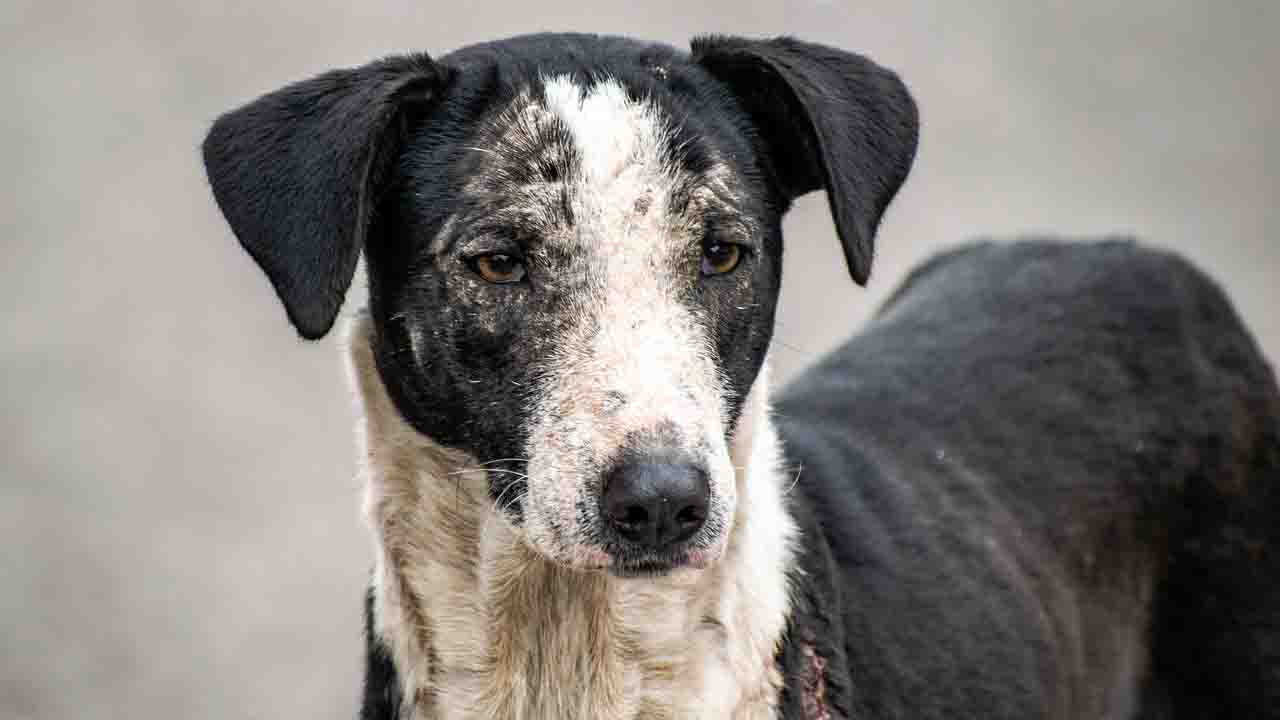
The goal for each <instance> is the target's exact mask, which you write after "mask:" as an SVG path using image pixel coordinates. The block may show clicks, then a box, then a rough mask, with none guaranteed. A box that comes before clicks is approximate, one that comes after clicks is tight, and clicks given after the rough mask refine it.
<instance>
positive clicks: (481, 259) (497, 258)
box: [472, 253, 524, 285]
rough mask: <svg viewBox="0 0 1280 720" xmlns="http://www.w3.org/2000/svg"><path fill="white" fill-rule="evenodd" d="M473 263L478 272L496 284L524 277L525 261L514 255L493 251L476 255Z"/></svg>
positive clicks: (507, 283) (516, 280)
mask: <svg viewBox="0 0 1280 720" xmlns="http://www.w3.org/2000/svg"><path fill="white" fill-rule="evenodd" d="M472 263H473V264H474V266H475V270H476V274H478V275H479V276H480V277H482V278H484V279H485V281H486V282H491V283H494V284H495V285H509V284H511V283H518V282H520V281H521V280H523V279H524V261H523V260H521V259H520V258H518V257H516V256H514V255H507V254H506V253H493V254H492V255H479V256H476V257H475V258H474V259H473V260H472Z"/></svg>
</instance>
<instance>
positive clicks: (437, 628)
mask: <svg viewBox="0 0 1280 720" xmlns="http://www.w3.org/2000/svg"><path fill="white" fill-rule="evenodd" d="M349 352H350V359H351V365H350V367H351V374H352V380H353V384H354V386H355V388H356V391H357V394H358V397H359V402H360V409H361V411H362V419H361V427H360V430H359V433H358V434H359V439H360V442H361V444H362V446H363V448H362V449H363V457H362V460H363V467H364V473H365V483H366V500H365V503H366V504H365V512H366V515H367V517H368V520H369V523H370V525H371V526H372V529H373V531H374V535H375V540H376V551H377V561H376V568H375V571H374V578H373V593H374V600H373V632H374V633H375V634H376V635H377V640H379V641H381V643H383V644H384V645H385V646H386V648H387V650H388V652H389V654H390V656H391V658H392V660H393V662H394V664H395V667H396V673H397V675H398V678H399V684H400V689H401V691H402V692H403V698H402V706H403V707H404V708H406V710H407V715H408V716H410V717H413V718H420V719H424V720H425V719H426V718H571V717H595V718H647V717H663V718H682V717H725V718H741V719H743V720H745V719H747V718H750V719H753V720H754V719H756V718H772V717H773V716H774V706H775V704H776V701H777V696H778V691H779V689H780V685H781V678H780V676H779V673H778V671H777V668H776V664H775V660H774V658H775V653H776V651H777V644H778V642H779V640H780V639H781V637H782V634H783V630H784V627H785V625H786V621H787V615H788V612H789V597H788V583H787V578H786V568H787V567H789V565H790V556H791V553H792V538H793V536H794V534H795V532H796V531H795V527H794V525H793V523H792V521H791V518H790V517H789V515H788V514H787V512H786V509H785V505H784V502H783V497H782V496H783V494H784V492H785V490H786V484H787V483H786V478H785V477H784V475H783V473H782V470H781V468H780V467H779V463H780V451H779V448H778V442H777V438H776V435H775V433H774V431H773V428H772V425H771V424H770V420H769V417H768V408H767V399H766V397H765V395H766V373H765V372H763V371H762V372H761V375H760V379H759V380H757V382H756V384H755V387H754V388H753V389H752V391H751V393H750V395H749V397H748V401H747V403H746V405H745V406H744V411H743V416H742V419H741V420H740V422H739V428H738V430H737V432H736V433H735V437H734V438H733V441H732V443H731V450H730V454H731V456H732V458H733V463H734V465H735V466H736V467H738V468H739V470H738V480H737V482H738V504H737V509H736V512H735V516H734V525H733V529H732V534H731V536H730V541H729V545H728V549H727V550H726V552H725V554H724V556H723V557H722V558H721V560H720V561H719V562H718V563H716V564H715V565H713V566H712V567H711V568H708V569H705V570H678V571H676V572H675V573H673V574H671V575H668V576H665V577H660V578H640V579H619V578H616V577H613V576H610V575H608V574H605V573H601V572H581V571H576V570H571V569H567V568H563V567H559V566H556V565H553V564H551V563H549V562H547V561H546V560H544V559H543V558H542V557H541V556H540V555H538V554H536V553H534V552H533V551H532V550H530V549H529V548H528V546H527V545H526V544H525V543H524V542H522V541H521V540H520V539H519V537H518V536H517V535H516V531H515V530H513V529H512V528H511V527H510V526H509V525H508V524H507V522H506V521H504V520H503V519H501V518H500V517H499V516H498V515H497V513H496V512H495V510H494V504H493V503H492V501H491V500H490V498H489V496H488V492H487V486H486V480H485V473H484V472H483V471H482V470H479V469H478V468H477V464H476V461H475V459H474V458H470V457H467V456H466V455H465V454H463V453H458V452H455V451H450V450H447V449H444V448H441V447H440V446H438V445H436V444H434V443H432V442H431V441H430V440H429V439H427V438H425V437H424V436H422V435H421V434H419V433H417V432H416V431H414V430H413V429H412V428H411V427H409V426H408V424H407V423H405V421H404V420H403V419H402V418H401V416H400V415H399V413H398V412H397V411H396V409H395V408H394V407H393V405H392V404H391V401H390V399H389V398H388V396H387V394H386V390H385V388H384V386H383V384H382V382H381V380H380V378H379V376H378V373H377V370H376V368H375V366H374V361H373V356H372V352H371V350H370V342H369V328H368V320H367V319H365V318H364V317H361V318H359V319H357V320H356V321H355V322H354V323H353V325H352V331H351V333H350V335H349Z"/></svg>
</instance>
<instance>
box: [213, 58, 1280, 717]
mask: <svg viewBox="0 0 1280 720" xmlns="http://www.w3.org/2000/svg"><path fill="white" fill-rule="evenodd" d="M917 133H918V119H917V109H916V105H915V102H914V101H913V99H912V96H911V94H910V92H909V91H908V89H907V88H906V86H905V85H904V84H903V82H902V81H901V80H900V79H899V78H898V77H897V76H896V75H895V74H894V73H893V72H891V71H889V70H886V69H884V68H882V67H880V66H879V65H877V64H875V63H874V62H873V61H871V60H869V59H868V58H866V57H863V56H860V55H857V54H853V53H850V52H846V51H843V50H839V49H836V48H831V47H825V46H821V45H816V44H811V43H807V42H803V41H800V40H796V39H792V38H776V39H763V40H762V39H749V38H740V37H728V36H706V37H700V38H698V39H695V40H694V41H693V42H692V46H691V50H690V51H688V52H686V51H682V50H678V49H675V48H672V47H668V46H665V45H658V44H646V43H642V42H638V41H635V40H631V39H625V38H617V37H604V36H595V35H579V34H539V35H531V36H523V37H516V38H511V39H507V40H502V41H498V42H492V43H486V44H480V45H474V46H470V47H466V48H463V49H461V50H457V51H455V52H453V53H451V54H448V55H445V56H443V57H440V58H439V59H431V58H429V57H428V56H426V55H421V54H416V55H404V56H395V57H389V58H386V59H383V60H380V61H376V62H373V63H371V64H368V65H365V66H363V67H358V68H355V69H348V70H337V71H332V72H329V73H326V74H323V75H320V76H318V77H315V78H313V79H310V80H306V81H302V82H299V83H296V84H293V85H289V86H287V87H284V88H282V89H280V90H277V91H275V92H272V93H269V94H267V95H265V96H263V97H261V98H259V99H257V100H254V101H252V102H250V103H249V104H247V105H245V106H243V107H241V108H239V109H236V110H233V111H231V112H229V113H227V114H225V115H223V116H222V117H220V118H219V119H217V120H216V122H215V123H214V124H213V126H212V128H211V130H210V131H209V134H208V136H207V138H206V139H205V141H204V144H203V157H204V161H205V165H206V169H207V173H208V177H209V180H210V184H211V187H212V190H213V195H214V196H215V198H216V201H217V203H218V205H219V207H220V208H221V210H222V212H223V214H224V216H225V217H226V219H227V221H228V223H229V225H230V227H231V229H232V231H233V232H234V234H235V235H236V237H237V238H238V239H239V241H240V243H241V244H242V245H243V247H244V248H245V249H246V250H247V251H248V252H249V253H250V254H251V255H252V257H253V258H254V259H255V260H256V261H257V263H258V264H259V265H260V266H261V268H262V270H263V271H264V272H265V274H266V275H267V277H268V278H269V280H270V282H271V283H272V284H273V286H274V288H275V290H276V292H277V294H278V295H279V297H280V300H281V301H282V303H283V305H284V309H285V311H286V313H287V316H288V318H289V320H290V321H291V322H292V324H293V326H294V327H295V328H296V330H297V332H298V333H299V334H300V335H301V336H302V337H304V338H308V339H315V338H319V337H321V336H323V335H325V334H326V333H327V332H328V331H329V330H330V329H331V327H332V326H333V324H334V322H335V318H336V317H337V315H338V313H339V310H340V307H341V305H342V303H343V298H344V295H345V293H346V291H347V289H348V287H349V285H350V283H351V281H352V278H353V275H354V273H355V269H356V266H357V262H358V260H359V259H360V258H361V257H362V256H363V258H364V259H365V261H366V270H367V277H368V284H369V302H368V307H367V308H366V309H364V310H362V311H360V312H359V313H358V314H357V315H356V316H355V318H354V320H353V321H352V322H351V325H350V329H349V332H348V338H347V343H346V346H347V349H348V356H349V359H350V362H349V367H350V376H351V380H352V384H353V386H354V388H355V392H356V395H357V397H358V402H359V407H360V415H361V420H360V428H359V431H358V437H359V441H360V446H361V449H360V457H361V461H362V466H363V473H364V479H365V487H366V498H365V512H366V515H367V518H368V520H369V523H370V525H371V526H372V529H373V534H374V537H375V540H376V543H375V547H376V562H375V568H374V570H373V576H372V580H371V583H370V589H369V592H368V596H367V602H366V636H367V673H366V677H365V685H364V695H363V700H362V707H361V710H360V717H361V718H363V719H365V720H391V719H408V718H419V719H427V718H450V719H454V718H628V719H631V718H637V719H639V718H645V719H656V718H695V717H696V718H734V719H738V720H757V719H763V718H804V719H806V720H834V719H836V718H1018V719H1020V720H1022V719H1026V718H1143V719H1146V720H1154V719H1156V718H1205V717H1233V718H1244V717H1251V718H1277V717H1280V530H1278V529H1277V528H1280V393H1278V392H1277V389H1276V382H1275V378H1274V375H1273V373H1272V371H1271V369H1270V368H1269V366H1268V365H1267V363H1266V361H1265V360H1264V359H1263V357H1262V355H1261V353H1260V352H1259V350H1258V348H1257V347H1256V345H1255V344H1254V342H1253V340H1252V339H1251V337H1250V336H1249V334H1248V332H1247V330H1246V329H1245V328H1244V327H1243V325H1242V324H1241V322H1240V320H1239V319H1238V318H1237V316H1236V314H1235V312H1234V311H1233V309H1232V307H1231V305H1230V303H1229V302H1228V300H1227V299H1226V298H1225V296H1224V294H1223V293H1222V291H1221V290H1220V289H1219V288H1218V287H1217V286H1216V285H1215V284H1214V283H1213V282H1212V281H1211V280H1210V279H1208V278H1207V277H1205V276H1204V275H1203V274H1201V273H1200V272H1199V271H1198V270H1196V269H1195V268H1193V267H1191V266H1190V265H1189V264H1188V263H1186V262H1185V261H1183V260H1181V259H1179V258H1177V257H1176V256H1173V255H1171V254H1169V253H1166V252H1162V251H1158V250H1154V249H1148V248H1146V247H1145V246H1142V245H1139V244H1136V243H1134V242H1130V241H1125V240H1120V239H1110V240H1106V241H1104V242H1099V243H1084V242H1071V243H1068V242H1061V241H1057V240H1054V239H1050V238H1041V239H1027V240H1025V241H1024V242H1020V243H1013V244H1000V243H990V242H988V243H980V244H977V245H972V246H967V247H965V248H963V249H958V250H953V251H950V252H947V253H944V254H942V255H939V256H937V257H935V258H934V259H932V260H930V261H929V262H927V263H926V264H925V265H923V266H922V267H920V268H918V269H917V270H916V271H914V272H913V273H912V274H911V275H910V276H909V278H908V279H907V280H906V281H905V282H904V283H903V285H902V287H901V288H900V289H899V290H898V291H897V292H896V294H895V295H894V296H893V297H892V298H891V299H890V300H889V301H888V302H887V303H886V304H885V306H884V307H883V308H882V309H881V310H880V312H879V313H878V315H876V316H875V318H874V319H873V321H872V322H871V323H870V325H869V327H868V328H867V329H866V330H865V331H863V332H862V333H861V334H860V335H858V336H857V337H855V338H854V339H852V340H851V341H850V342H848V343H847V344H846V345H844V346H843V347H841V348H839V349H837V350H836V351H834V352H833V353H831V354H830V355H829V356H828V357H826V358H825V359H823V360H821V361H820V362H819V363H818V364H817V365H816V366H815V367H814V368H812V369H811V370H809V371H807V372H806V373H804V374H803V375H801V376H800V377H799V379H798V380H796V381H795V382H793V383H792V384H791V385H790V386H789V387H787V388H786V389H784V390H783V391H782V392H781V393H778V394H777V395H776V396H774V395H771V392H770V387H769V373H768V369H767V366H768V363H767V355H768V349H769V346H770V341H771V338H772V333H773V321H774V312H775V307H776V304H777V299H778V291H779V287H780V281H781V272H782V246H783V242H782V230H781V221H782V217H783V215H784V214H785V213H786V211H787V209H788V208H789V207H790V205H791V203H792V202H793V201H794V200H795V198H797V197H798V196H800V195H803V194H805V193H808V192H811V191H816V190H823V191H825V192H826V195H827V198H828V200H829V205H830V209H831V215H832V218H833V220H834V225H835V231H836V234H837V236H838V238H839V240H840V243H841V247H842V248H843V251H844V257H845V260H846V262H847V265H848V269H849V271H850V274H851V276H852V279H853V280H854V281H856V282H858V283H860V284H861V283H865V282H866V280H867V277H868V274H869V272H870V266H871V260H872V254H873V244H874V236H875V233H876V230H877V227H878V225H879V222H880V219H881V217H882V215H883V214H884V212H885V211H886V209H887V208H888V206H889V203H890V201H891V200H892V199H893V197H894V195H895V194H896V192H897V191H898V189H899V187H900V186H901V185H902V183H903V182H904V181H905V179H906V177H907V175H908V171H909V169H910V167H911V165H912V161H913V158H914V155H915V151H916V143H917Z"/></svg>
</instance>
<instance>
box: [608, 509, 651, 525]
mask: <svg viewBox="0 0 1280 720" xmlns="http://www.w3.org/2000/svg"><path fill="white" fill-rule="evenodd" d="M613 520H614V522H616V523H618V524H620V525H643V524H645V523H647V522H649V511H648V510H645V509H644V508H643V507H641V506H640V505H630V506H627V507H624V508H622V514H621V515H613Z"/></svg>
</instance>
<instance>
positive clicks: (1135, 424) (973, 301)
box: [777, 241, 1280, 718]
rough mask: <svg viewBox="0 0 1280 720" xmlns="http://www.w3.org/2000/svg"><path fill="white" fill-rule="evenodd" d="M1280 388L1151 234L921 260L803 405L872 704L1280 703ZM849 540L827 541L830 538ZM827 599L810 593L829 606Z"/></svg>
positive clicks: (816, 480) (803, 386)
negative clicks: (1156, 247)
mask: <svg viewBox="0 0 1280 720" xmlns="http://www.w3.org/2000/svg"><path fill="white" fill-rule="evenodd" d="M1278 398H1280V396H1278V395H1277V391H1276V385H1275V379H1274V377H1273V375H1272V372H1271V370H1270V369H1269V368H1268V367H1267V365H1266V363H1265V362H1264V361H1263V359H1262V358H1261V355H1260V353H1259V351H1258V349H1257V347H1256V346H1255V344H1254V343H1253V341H1252V339H1251V338H1250V336H1249V334H1248V333H1247V331H1246V330H1245V329H1244V328H1243V327H1242V325H1241V323H1240V321H1239V319H1238V318H1237V317H1236V315H1235V313H1234V311H1233V310H1232V308H1231V306H1230V305H1229V303H1228V301H1227V300H1226V298H1225V297H1224V296H1223V294H1222V293H1221V291H1220V290H1219V289H1218V288H1217V287H1216V286H1215V285H1214V284H1213V283H1212V282H1211V281H1210V280H1208V279H1207V278H1206V277H1204V276H1203V275H1202V274H1200V273H1199V272H1197V271H1196V270H1195V269H1193V268H1192V267H1190V266H1189V265H1188V264H1187V263H1185V262H1184V261H1181V260H1179V259H1178V258H1176V257H1173V256H1171V255H1169V254H1166V253H1162V252H1155V251H1151V250H1145V249H1143V248H1141V247H1140V246H1137V245H1135V244H1133V243H1129V242H1120V241H1115V242H1106V243H1100V244H1093V245H1067V244H1061V243H1054V242H1033V243H1024V244H1016V245H994V244H983V245H977V246H974V247H970V248H966V249H962V250H958V251H954V252H951V253H948V254H945V255H942V256H939V257H938V258H935V259H934V260H932V261H930V262H929V263H927V264H926V265H924V266H922V267H921V268H920V269H918V270H917V271H916V272H915V273H913V274H912V275H911V277H910V278H909V279H908V280H907V282H906V283H905V284H904V286H903V287H902V288H901V289H900V290H899V291H898V292H897V294H896V295H895V296H894V297H893V298H892V299H891V300H890V301H889V303H887V305H886V306H885V308H884V309H883V310H882V311H881V313H880V314H879V316H878V317H877V318H876V319H875V321H874V322H873V323H872V325H871V327H870V328H868V329H867V330H866V331H865V332H864V333H862V334H861V335H860V336H859V337H857V338H856V339H854V340H852V341H851V342H849V343H848V344H847V345H845V346H844V347H843V348H841V349H840V350H838V351H837V352H835V353H833V354H832V355H831V356H830V357H828V358H826V359H825V360H824V361H822V362H821V363H819V364H818V365H817V366H816V367H815V368H814V369H813V370H811V371H810V372H808V373H807V374H805V375H804V376H802V377H801V378H800V379H799V380H798V381H797V382H796V383H794V384H793V385H792V386H791V387H790V388H789V389H788V391H787V392H786V393H784V395H783V397H782V398H781V399H780V403H779V404H778V406H777V412H778V415H779V425H780V429H781V431H782V433H783V437H784V440H785V443H786V447H787V449H788V454H789V456H790V459H791V460H792V461H793V462H795V463H797V464H798V465H802V467H803V469H802V470H801V471H800V475H799V480H798V483H797V488H796V491H795V493H794V495H793V497H794V500H793V503H794V505H795V508H794V510H795V512H796V513H797V515H798V517H799V518H800V519H801V524H802V526H803V527H805V531H806V533H808V534H810V536H811V537H810V538H809V539H808V542H806V543H804V544H805V545H806V547H812V546H815V545H825V546H827V547H829V548H830V553H831V554H830V558H831V559H830V562H824V558H822V557H817V558H815V557H813V556H812V553H811V554H810V556H809V557H807V558H806V561H807V562H806V567H805V570H806V572H807V573H808V575H809V577H810V579H809V580H805V581H802V582H801V585H802V586H804V585H805V584H812V583H821V582H828V583H829V584H830V586H831V588H832V589H834V590H838V594H837V595H836V600H835V601H833V602H826V603H824V602H823V601H818V602H813V603H810V607H809V608H808V612H809V618H808V619H806V618H804V617H803V616H802V617H801V618H800V619H799V620H798V621H797V623H798V624H799V625H801V626H802V625H804V624H805V623H806V622H809V623H829V624H830V625H829V626H824V627H825V631H824V633H823V636H824V637H843V638H844V640H843V645H844V646H843V647H834V648H823V650H825V652H826V654H827V656H828V657H834V658H835V662H836V663H840V662H847V663H848V672H847V673H841V675H842V676H843V677H850V678H852V679H853V682H852V684H851V685H850V686H847V687H842V686H839V685H838V684H837V686H835V687H827V688H826V691H827V693H828V695H829V700H830V701H831V702H832V704H833V706H835V707H842V706H843V707H847V708H848V711H849V714H850V716H853V717H912V718H928V717H975V718H976V717H984V718H996V717H1008V718H1021V717H1058V716H1069V717H1141V718H1165V717H1240V718H1243V717H1280V715H1278V714H1277V713H1278V712H1280V709H1278V708H1280V530H1278V529H1277V528H1278V527H1280V428H1278V427H1277V418H1280V399H1278ZM818 534H821V535H824V536H825V543H823V542H820V540H822V539H823V538H815V537H812V536H813V535H818ZM827 594H829V593H828V591H818V592H812V593H810V596H811V597H815V596H816V597H819V598H822V597H825V596H826V595H827Z"/></svg>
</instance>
